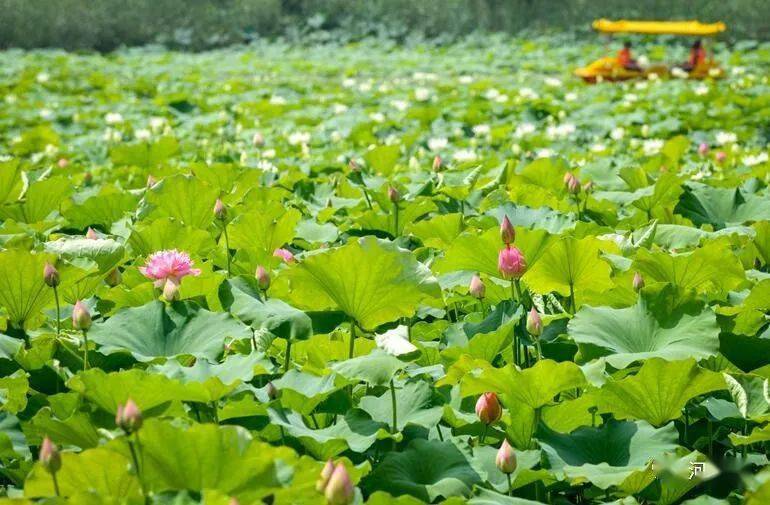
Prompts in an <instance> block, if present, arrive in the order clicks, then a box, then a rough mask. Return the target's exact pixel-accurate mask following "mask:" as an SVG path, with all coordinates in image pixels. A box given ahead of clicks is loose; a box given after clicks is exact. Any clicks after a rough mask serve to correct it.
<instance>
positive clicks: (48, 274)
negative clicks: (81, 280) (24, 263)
mask: <svg viewBox="0 0 770 505" xmlns="http://www.w3.org/2000/svg"><path fill="white" fill-rule="evenodd" d="M43 280H44V281H45V283H46V285H47V286H48V287H49V288H55V287H56V286H58V285H59V282H60V281H61V280H60V278H59V271H58V270H56V267H55V266H53V265H52V264H50V263H47V262H46V264H45V267H43Z"/></svg>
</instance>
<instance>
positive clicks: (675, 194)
mask: <svg viewBox="0 0 770 505" xmlns="http://www.w3.org/2000/svg"><path fill="white" fill-rule="evenodd" d="M681 182H682V181H681V179H680V178H679V177H678V176H676V175H674V174H671V173H664V174H662V175H661V176H660V177H658V180H657V181H655V185H654V186H653V190H652V194H649V195H642V197H641V198H639V199H637V200H635V201H634V202H633V205H634V207H637V208H639V209H641V210H643V211H644V212H645V213H646V214H647V216H652V215H653V212H654V211H655V210H656V209H660V208H671V207H673V206H674V205H676V203H677V201H678V200H679V195H681V194H682V191H684V190H683V189H682V186H681ZM656 215H657V213H656Z"/></svg>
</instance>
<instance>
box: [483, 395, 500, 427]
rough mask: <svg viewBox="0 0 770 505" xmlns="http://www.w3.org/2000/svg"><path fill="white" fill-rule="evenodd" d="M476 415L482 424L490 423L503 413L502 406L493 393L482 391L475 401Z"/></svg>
mask: <svg viewBox="0 0 770 505" xmlns="http://www.w3.org/2000/svg"><path fill="white" fill-rule="evenodd" d="M476 415H477V416H479V421H481V422H482V423H484V424H492V423H494V422H495V421H497V420H498V419H500V416H502V415H503V408H502V407H501V406H500V402H499V401H498V400H497V395H496V394H495V393H484V394H483V395H481V396H479V399H478V401H476Z"/></svg>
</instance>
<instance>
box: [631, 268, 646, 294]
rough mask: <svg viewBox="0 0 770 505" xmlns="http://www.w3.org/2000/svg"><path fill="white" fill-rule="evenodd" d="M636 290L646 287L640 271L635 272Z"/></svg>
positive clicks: (634, 282)
mask: <svg viewBox="0 0 770 505" xmlns="http://www.w3.org/2000/svg"><path fill="white" fill-rule="evenodd" d="M632 285H633V287H634V291H636V292H637V293H638V292H639V291H641V289H642V288H643V287H644V277H642V274H640V273H639V272H636V273H634V280H633V283H632Z"/></svg>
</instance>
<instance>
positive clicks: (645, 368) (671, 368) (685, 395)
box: [599, 358, 726, 426]
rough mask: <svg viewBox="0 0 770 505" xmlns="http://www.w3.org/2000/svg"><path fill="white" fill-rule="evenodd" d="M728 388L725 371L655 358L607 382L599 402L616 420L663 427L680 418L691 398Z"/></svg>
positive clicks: (689, 361)
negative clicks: (636, 370)
mask: <svg viewBox="0 0 770 505" xmlns="http://www.w3.org/2000/svg"><path fill="white" fill-rule="evenodd" d="M725 388H726V386H725V380H724V379H723V378H722V376H721V374H718V373H716V372H712V371H710V370H706V369H703V368H700V367H698V364H697V363H696V362H695V360H694V359H688V360H683V361H664V360H663V359H660V358H651V359H648V360H647V361H645V362H644V364H643V365H642V368H641V369H640V370H639V372H638V373H637V374H636V375H634V376H630V377H626V378H625V379H623V380H619V381H612V380H611V381H609V382H607V383H606V384H605V385H604V386H603V387H602V389H601V392H600V395H599V401H600V408H601V410H602V412H611V413H612V414H613V416H614V417H615V418H616V419H628V418H630V419H641V420H644V421H647V422H648V423H650V424H652V425H653V426H661V425H663V424H665V423H667V422H668V421H670V420H672V419H678V418H679V417H680V416H681V415H682V409H683V408H684V406H685V404H687V402H688V401H689V400H690V399H692V398H694V397H696V396H699V395H702V394H705V393H709V392H711V391H716V390H719V389H725Z"/></svg>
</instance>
